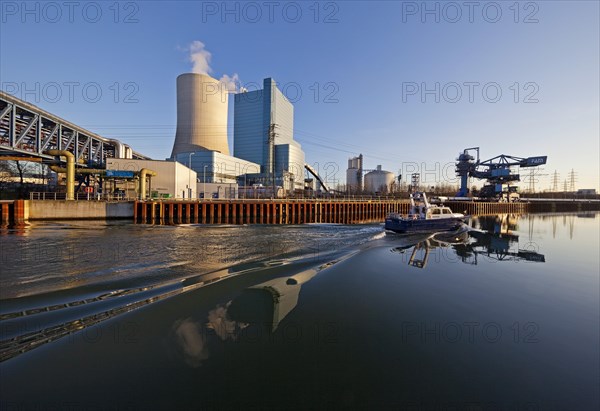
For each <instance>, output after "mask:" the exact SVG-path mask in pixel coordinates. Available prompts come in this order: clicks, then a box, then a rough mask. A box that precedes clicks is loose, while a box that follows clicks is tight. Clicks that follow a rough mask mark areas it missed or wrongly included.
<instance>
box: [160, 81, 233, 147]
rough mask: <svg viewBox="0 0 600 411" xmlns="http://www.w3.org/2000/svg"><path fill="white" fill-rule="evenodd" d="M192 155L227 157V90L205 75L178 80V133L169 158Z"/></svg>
mask: <svg viewBox="0 0 600 411" xmlns="http://www.w3.org/2000/svg"><path fill="white" fill-rule="evenodd" d="M192 151H218V152H220V153H223V154H227V155H229V146H228V144H227V89H226V87H225V85H224V84H222V83H221V82H219V81H218V80H216V79H214V78H212V77H210V76H207V75H205V74H196V73H186V74H182V75H180V76H178V77H177V133H176V134H175V143H174V144H173V152H172V153H171V158H175V155H177V154H179V153H188V152H192Z"/></svg>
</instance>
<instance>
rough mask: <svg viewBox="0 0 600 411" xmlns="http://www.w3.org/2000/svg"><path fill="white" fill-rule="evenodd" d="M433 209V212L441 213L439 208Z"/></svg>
mask: <svg viewBox="0 0 600 411" xmlns="http://www.w3.org/2000/svg"><path fill="white" fill-rule="evenodd" d="M431 211H432V214H439V213H440V210H438V209H437V208H434V209H433V210H431Z"/></svg>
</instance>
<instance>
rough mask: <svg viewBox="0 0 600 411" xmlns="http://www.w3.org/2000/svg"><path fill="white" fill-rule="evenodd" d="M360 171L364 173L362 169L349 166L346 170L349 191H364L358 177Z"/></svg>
mask: <svg viewBox="0 0 600 411" xmlns="http://www.w3.org/2000/svg"><path fill="white" fill-rule="evenodd" d="M359 173H362V170H359V169H357V168H349V169H347V170H346V187H347V191H348V192H350V193H356V192H360V191H362V187H361V184H360V183H361V182H360V180H359V178H358V177H359Z"/></svg>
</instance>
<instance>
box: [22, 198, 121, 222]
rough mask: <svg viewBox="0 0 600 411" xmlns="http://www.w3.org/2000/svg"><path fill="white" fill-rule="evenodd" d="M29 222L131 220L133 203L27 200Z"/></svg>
mask: <svg viewBox="0 0 600 411" xmlns="http://www.w3.org/2000/svg"><path fill="white" fill-rule="evenodd" d="M27 202H28V203H29V206H28V208H29V215H28V219H29V220H67V219H75V220H84V219H117V218H129V219H131V218H133V202H105V201H44V200H29V201H27Z"/></svg>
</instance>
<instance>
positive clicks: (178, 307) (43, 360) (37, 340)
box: [0, 214, 600, 411]
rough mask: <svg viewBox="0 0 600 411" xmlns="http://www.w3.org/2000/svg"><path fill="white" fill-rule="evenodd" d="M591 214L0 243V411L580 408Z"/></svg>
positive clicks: (40, 229) (592, 289) (591, 388)
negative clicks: (415, 230)
mask: <svg viewBox="0 0 600 411" xmlns="http://www.w3.org/2000/svg"><path fill="white" fill-rule="evenodd" d="M599 240H600V217H598V214H581V215H575V214H573V215H537V216H522V217H518V216H512V215H502V216H498V217H486V218H479V219H474V220H473V221H471V222H470V227H464V228H463V229H461V230H459V231H456V232H452V233H440V234H437V235H433V236H428V235H421V236H401V235H396V234H385V233H383V228H382V226H381V225H361V226H338V225H305V226H244V227H240V226H221V227H215V226H201V225H184V226H143V225H130V224H122V223H119V224H105V223H89V222H81V223H43V224H36V225H34V226H32V227H30V228H28V229H25V230H13V231H3V232H2V235H1V236H0V246H1V249H0V257H1V261H0V267H1V273H2V274H1V276H0V301H1V306H0V331H1V340H2V342H1V343H0V344H1V345H0V356H1V359H2V362H1V363H0V379H1V381H0V407H1V408H2V409H11V410H12V409H15V410H20V409H72V410H75V409H115V410H128V409H277V410H278V409H331V408H347V409H369V410H373V409H406V410H462V409H465V410H516V411H519V410H561V411H562V410H596V409H598V408H599V407H600V400H599V385H600V371H599V370H600V355H599V346H600V332H599V327H600V326H599V323H600V303H599V293H600V281H599V276H600V274H599V270H600V261H599V258H600V257H599V249H600V244H599Z"/></svg>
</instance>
